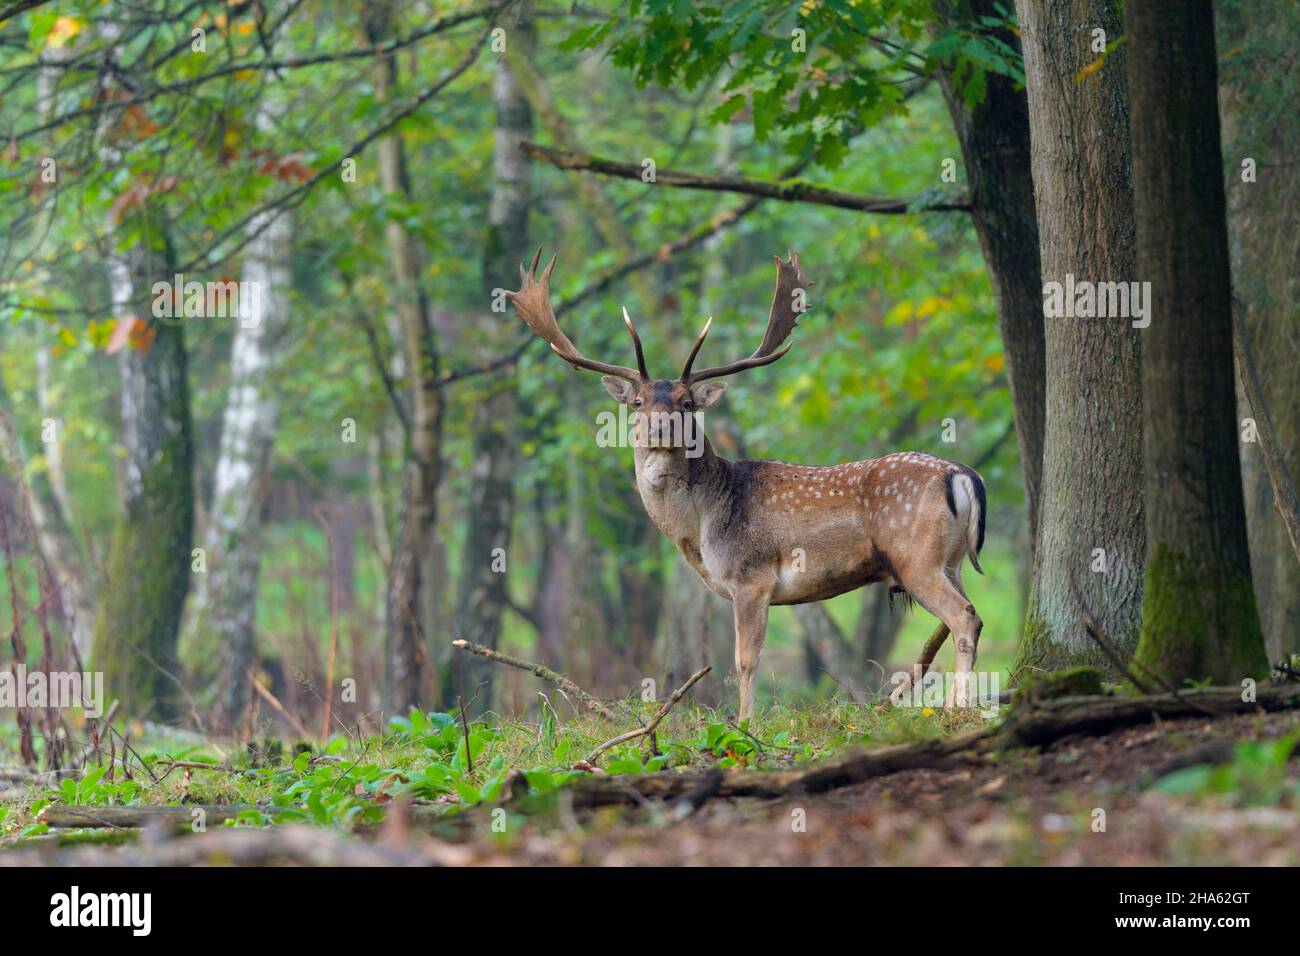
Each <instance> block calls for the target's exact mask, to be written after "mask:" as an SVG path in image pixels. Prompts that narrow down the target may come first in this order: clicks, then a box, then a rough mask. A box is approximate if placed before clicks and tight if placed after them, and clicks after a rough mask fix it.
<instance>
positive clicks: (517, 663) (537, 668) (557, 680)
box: [451, 640, 615, 720]
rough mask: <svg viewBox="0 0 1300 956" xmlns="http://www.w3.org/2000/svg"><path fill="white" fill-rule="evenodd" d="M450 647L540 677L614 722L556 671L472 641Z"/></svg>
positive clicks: (586, 695) (586, 694) (452, 644)
mask: <svg viewBox="0 0 1300 956" xmlns="http://www.w3.org/2000/svg"><path fill="white" fill-rule="evenodd" d="M451 646H452V647H454V648H456V649H457V650H461V651H469V652H470V653H471V654H477V655H478V656H479V657H486V658H487V659H488V660H490V661H495V662H496V663H498V664H509V665H510V666H511V667H518V668H519V669H520V670H525V671H528V672H529V673H531V674H534V675H536V676H537V677H540V678H541V679H542V680H547V681H550V682H551V683H552V684H554V685H555V686H557V687H559V688H560V689H561V690H563V691H565V692H566V693H568V694H571V695H572V696H574V697H576V698H578V700H580V701H582V702H583V703H584V704H586V705H587V707H588V709H590V710H594V711H596V712H597V713H598V714H600V715H601V716H602V717H604V718H606V719H607V720H614V719H615V718H614V715H613V714H611V713H610V712H609V709H608V708H606V707H605V705H604V704H602V703H601V702H600V701H599V700H597V699H596V698H595V697H593V696H592V695H591V694H588V693H587V692H586V691H585V690H583V689H582V688H581V687H579V686H578V685H577V684H575V683H574V682H573V681H571V680H569V678H567V677H565V676H564V675H563V674H560V673H558V672H556V671H553V670H551V669H550V668H549V667H547V666H546V665H545V664H534V663H533V662H532V661H525V660H521V659H520V658H518V657H511V656H510V655H509V654H502V653H501V652H500V651H494V650H493V649H492V648H490V647H486V646H484V645H483V644H475V643H473V642H472V641H460V640H456V641H452V642H451Z"/></svg>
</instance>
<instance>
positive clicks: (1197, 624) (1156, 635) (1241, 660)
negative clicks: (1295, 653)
mask: <svg viewBox="0 0 1300 956" xmlns="http://www.w3.org/2000/svg"><path fill="white" fill-rule="evenodd" d="M1135 656H1136V659H1137V662H1138V663H1139V664H1140V665H1142V666H1143V667H1145V668H1147V669H1148V670H1151V671H1154V672H1155V673H1157V674H1160V675H1162V676H1163V677H1164V678H1165V679H1166V680H1169V681H1171V682H1174V683H1181V682H1182V681H1185V680H1192V681H1199V680H1206V679H1208V680H1210V681H1211V682H1212V683H1215V684H1236V683H1239V682H1240V681H1241V680H1242V679H1243V678H1246V677H1254V678H1263V677H1266V676H1268V659H1267V657H1266V656H1265V654H1264V639H1263V636H1262V634H1261V632H1260V627H1259V614H1258V612H1257V610H1256V607H1255V594H1254V591H1253V590H1252V588H1251V580H1250V574H1249V573H1248V572H1245V571H1235V572H1234V571H1229V570H1225V569H1223V568H1216V567H1209V568H1207V567H1206V562H1205V561H1203V560H1194V559H1192V558H1189V557H1187V556H1185V555H1181V554H1178V553H1177V552H1175V551H1174V550H1172V549H1171V548H1168V547H1166V546H1159V547H1157V548H1155V549H1154V550H1153V552H1152V554H1151V555H1150V558H1149V559H1148V561H1147V573H1146V590H1145V596H1144V604H1143V611H1142V632H1141V636H1140V637H1139V639H1138V647H1137V653H1136V655H1135Z"/></svg>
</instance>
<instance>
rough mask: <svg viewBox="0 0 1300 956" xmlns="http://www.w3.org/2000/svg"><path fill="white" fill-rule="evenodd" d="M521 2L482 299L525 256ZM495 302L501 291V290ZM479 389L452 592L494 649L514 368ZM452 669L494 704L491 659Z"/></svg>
mask: <svg viewBox="0 0 1300 956" xmlns="http://www.w3.org/2000/svg"><path fill="white" fill-rule="evenodd" d="M529 6H531V5H527V6H526V7H525V9H524V10H522V11H521V12H520V13H519V15H518V16H517V17H515V18H514V19H513V20H512V21H511V22H506V23H504V24H503V26H504V28H505V29H506V43H507V48H508V49H510V50H511V52H512V55H511V56H510V57H501V58H500V59H498V60H497V64H496V68H495V71H494V74H493V80H492V101H493V105H494V106H495V108H496V127H495V130H494V132H493V143H492V199H491V204H490V206H489V208H488V228H487V241H486V245H485V248H484V250H483V262H482V268H483V272H482V296H483V301H484V302H495V301H497V300H498V299H500V297H499V296H497V294H496V292H497V290H498V289H501V288H514V284H513V283H514V279H515V277H516V276H517V274H518V268H519V261H520V260H521V259H525V258H527V256H528V255H529V250H528V212H529V208H530V206H531V204H532V195H531V194H532V175H533V164H532V162H531V160H529V159H528V157H527V156H525V155H524V153H523V151H522V150H520V148H519V144H520V143H522V142H524V141H525V140H527V139H528V137H529V136H531V135H532V131H533V111H532V108H531V107H530V106H529V104H528V99H527V97H525V96H524V93H523V90H522V89H521V88H520V85H519V81H518V80H517V79H516V77H515V72H514V67H513V64H514V63H516V62H519V59H520V58H523V59H527V58H528V57H529V56H530V55H531V50H532V47H533V43H534V32H533V25H532V23H531V21H530V20H529V10H528V7H529ZM500 301H501V303H502V305H503V307H504V305H505V300H504V299H500ZM487 315H488V316H490V318H488V319H487V320H486V321H485V325H486V328H485V329H484V332H485V334H484V335H483V339H484V344H485V345H486V346H487V347H488V351H487V354H489V355H490V354H495V353H496V352H499V351H502V350H504V349H505V348H506V347H507V346H508V343H510V342H513V341H514V338H515V333H516V331H517V326H518V323H517V321H516V320H515V318H514V316H513V314H508V313H507V312H505V311H503V312H499V313H497V312H491V313H487ZM480 384H481V386H482V388H483V390H484V393H483V394H481V395H480V396H479V397H478V398H477V400H476V403H475V406H474V414H473V425H472V433H473V435H474V440H473V452H472V461H471V464H470V481H471V486H470V493H469V501H468V507H467V512H466V527H465V543H464V550H463V551H462V553H461V561H460V575H461V577H460V582H459V587H458V593H457V598H456V611H455V631H456V637H457V638H459V639H462V640H466V641H470V642H471V643H475V644H483V645H485V646H487V647H491V648H496V646H497V644H498V642H499V640H500V636H501V612H502V609H503V608H504V607H505V606H506V604H507V580H508V576H509V569H510V563H509V554H508V552H509V545H510V530H511V523H512V521H513V519H514V504H515V487H514V471H515V457H516V448H515V445H516V435H517V432H518V427H519V408H518V397H517V384H518V383H517V381H516V378H515V374H514V371H513V369H508V370H503V371H499V372H497V373H495V374H493V375H489V376H484V377H483V378H482V379H480ZM447 674H448V676H449V677H450V678H451V680H450V685H451V686H449V687H448V689H447V693H446V695H445V699H446V700H449V701H450V700H454V699H455V698H456V697H458V696H462V695H463V696H464V697H465V699H466V700H470V699H471V698H472V699H473V700H474V709H475V710H476V711H478V712H482V711H484V710H488V709H490V708H491V707H492V690H493V683H494V680H495V676H496V668H494V667H493V666H492V665H491V663H489V662H487V661H484V660H481V659H480V658H477V657H468V656H465V655H461V656H459V657H458V658H457V659H455V660H454V661H452V663H451V666H450V667H449V668H448V669H447Z"/></svg>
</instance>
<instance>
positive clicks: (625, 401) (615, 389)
mask: <svg viewBox="0 0 1300 956" xmlns="http://www.w3.org/2000/svg"><path fill="white" fill-rule="evenodd" d="M600 384H601V385H604V386H605V391H607V392H609V394H610V395H612V396H614V401H616V402H618V403H619V404H621V405H631V404H632V399H634V398H636V389H635V388H633V387H632V383H631V382H629V381H628V380H627V379H624V378H619V377H618V376H617V375H602V376H601V377H600Z"/></svg>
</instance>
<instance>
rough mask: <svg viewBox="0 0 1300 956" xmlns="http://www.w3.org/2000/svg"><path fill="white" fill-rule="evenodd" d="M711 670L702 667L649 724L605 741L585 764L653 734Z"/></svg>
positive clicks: (666, 702) (665, 703)
mask: <svg viewBox="0 0 1300 956" xmlns="http://www.w3.org/2000/svg"><path fill="white" fill-rule="evenodd" d="M711 670H713V666H712V665H708V664H706V665H705V666H704V667H702V668H700V669H699V670H697V671H696V672H695V673H694V674H692V675H691V676H690V677H688V678H686V683H685V684H683V685H682V686H681V687H679V688H677V689H676V690H675V691H673V695H672V696H671V697H669V698H668V699H667V700H666V701H664V704H663V706H662V707H660V708H659V710H658V711H657V712H656V713H655V715H654V716H653V717H651V718H650V723H648V724H646V725H645V726H644V727H638V728H637V729H636V730H629V731H628V732H627V733H625V734H619V735H618V736H617V737H615V738H614V739H613V740H607V741H605V742H604V743H603V744H601V745H600V746H599V747H597V748H596V749H595V750H593V751H592V752H591V756H590V757H588V758H587V763H591V764H594V763H595V762H596V758H597V757H599V756H600V755H601V754H603V753H604V752H605V751H606V750H608V749H609V748H610V747H617V746H618V745H619V744H623V743H627V742H628V741H629V740H635V739H636V738H637V737H645V736H647V735H648V734H652V733H654V732H655V728H656V727H658V726H659V722H660V721H661V720H663V719H664V718H665V717H667V716H668V711H670V710H672V709H673V705H674V704H676V703H677V702H678V701H679V700H681V699H682V695H684V694H685V693H686V692H687V691H688V690H690V689H691V688H692V687H693V686H695V684H696V683H697V682H698V681H699V680H700V678H702V677H703V676H704V675H705V674H707V673H708V672H709V671H711Z"/></svg>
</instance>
